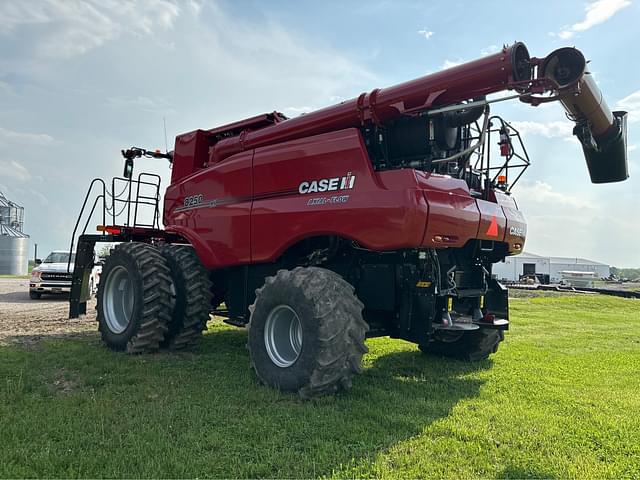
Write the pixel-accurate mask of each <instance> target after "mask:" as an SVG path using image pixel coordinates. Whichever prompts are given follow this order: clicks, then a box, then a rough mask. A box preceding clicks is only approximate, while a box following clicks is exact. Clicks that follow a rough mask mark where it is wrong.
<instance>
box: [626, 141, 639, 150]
mask: <svg viewBox="0 0 640 480" xmlns="http://www.w3.org/2000/svg"><path fill="white" fill-rule="evenodd" d="M637 149H638V146H637V145H636V144H635V143H634V144H633V145H629V146H628V147H627V152H634V151H635V150H637Z"/></svg>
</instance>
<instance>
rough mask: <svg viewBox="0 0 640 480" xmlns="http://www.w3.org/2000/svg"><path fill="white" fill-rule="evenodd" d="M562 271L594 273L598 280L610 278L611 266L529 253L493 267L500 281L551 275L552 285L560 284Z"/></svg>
mask: <svg viewBox="0 0 640 480" xmlns="http://www.w3.org/2000/svg"><path fill="white" fill-rule="evenodd" d="M562 271H573V272H594V273H595V277H596V278H602V277H608V276H609V273H610V272H609V265H607V264H604V263H600V262H595V261H593V260H587V259H586V258H579V257H576V258H573V257H571V258H569V257H543V256H540V255H536V254H534V253H528V252H523V253H522V254H520V255H516V256H513V257H507V258H506V259H505V261H504V262H500V263H496V264H495V265H494V266H493V274H494V275H495V276H496V278H498V280H503V281H511V282H515V281H518V280H519V279H520V276H521V275H529V274H534V273H539V274H546V275H549V280H550V282H551V283H559V282H560V280H561V279H562V274H561V273H560V272H562Z"/></svg>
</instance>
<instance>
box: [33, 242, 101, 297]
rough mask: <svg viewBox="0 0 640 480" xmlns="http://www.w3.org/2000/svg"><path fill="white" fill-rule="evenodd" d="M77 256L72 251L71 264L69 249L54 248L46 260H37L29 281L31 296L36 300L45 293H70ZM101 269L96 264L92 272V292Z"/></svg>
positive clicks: (90, 279)
mask: <svg viewBox="0 0 640 480" xmlns="http://www.w3.org/2000/svg"><path fill="white" fill-rule="evenodd" d="M75 256H76V253H75V252H73V253H71V265H69V251H68V250H66V251H65V250H54V251H53V252H51V253H50V254H49V255H48V256H47V258H45V259H44V261H41V262H39V260H36V267H35V268H34V269H33V270H32V271H31V280H30V281H29V296H30V297H31V298H32V299H34V300H36V299H39V298H40V297H41V296H42V294H43V293H47V294H48V293H53V294H56V293H69V292H70V291H71V279H72V276H73V262H74V260H75ZM67 267H69V272H67ZM101 270H102V267H101V266H95V267H93V271H92V272H91V277H90V278H89V288H90V292H91V293H92V294H93V293H94V292H95V290H96V289H97V286H98V280H99V279H100V271H101Z"/></svg>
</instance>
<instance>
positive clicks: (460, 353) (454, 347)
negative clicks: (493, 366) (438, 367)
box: [419, 328, 504, 362]
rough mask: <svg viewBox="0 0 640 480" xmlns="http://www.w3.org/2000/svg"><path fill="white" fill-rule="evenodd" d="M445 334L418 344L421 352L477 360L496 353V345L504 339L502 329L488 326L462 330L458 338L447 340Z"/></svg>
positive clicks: (470, 360) (471, 360) (469, 360)
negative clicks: (467, 330)
mask: <svg viewBox="0 0 640 480" xmlns="http://www.w3.org/2000/svg"><path fill="white" fill-rule="evenodd" d="M445 335H447V334H446V333H444V335H442V336H441V337H440V338H437V337H436V339H435V340H434V341H432V342H429V343H428V344H427V345H420V346H419V348H420V350H421V351H422V352H423V353H428V354H433V355H439V356H443V357H451V358H458V359H460V360H466V361H468V362H479V361H480V360H486V359H487V358H489V355H491V354H492V353H496V352H497V351H498V345H500V342H502V341H503V340H504V333H503V332H502V330H494V329H488V328H480V329H479V330H473V331H470V332H464V333H462V335H461V336H460V337H459V338H458V339H454V340H449V341H448V340H447V337H446V336H445Z"/></svg>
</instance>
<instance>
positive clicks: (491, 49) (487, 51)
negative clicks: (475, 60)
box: [480, 45, 500, 57]
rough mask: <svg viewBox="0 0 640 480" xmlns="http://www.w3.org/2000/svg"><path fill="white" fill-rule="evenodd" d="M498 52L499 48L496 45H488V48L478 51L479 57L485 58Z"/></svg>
mask: <svg viewBox="0 0 640 480" xmlns="http://www.w3.org/2000/svg"><path fill="white" fill-rule="evenodd" d="M499 51H500V47H499V46H498V45H489V46H488V47H485V48H483V49H482V50H480V55H482V56H483V57H486V56H487V55H491V54H492V53H497V52H499Z"/></svg>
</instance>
